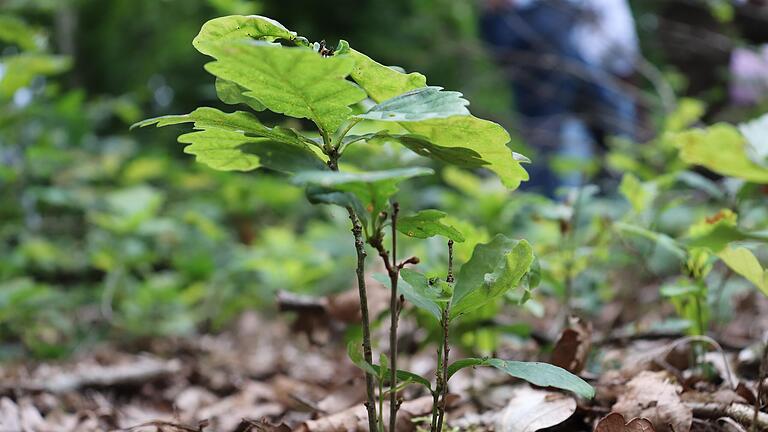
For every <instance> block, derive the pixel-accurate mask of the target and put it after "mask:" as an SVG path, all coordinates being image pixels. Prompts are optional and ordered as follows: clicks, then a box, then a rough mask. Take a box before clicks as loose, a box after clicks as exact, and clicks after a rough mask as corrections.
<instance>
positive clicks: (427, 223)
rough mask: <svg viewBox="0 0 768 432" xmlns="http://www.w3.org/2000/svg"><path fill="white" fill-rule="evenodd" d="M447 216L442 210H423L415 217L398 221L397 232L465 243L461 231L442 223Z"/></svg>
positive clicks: (421, 237)
mask: <svg viewBox="0 0 768 432" xmlns="http://www.w3.org/2000/svg"><path fill="white" fill-rule="evenodd" d="M446 216H447V214H446V213H445V212H441V211H440V210H431V209H430V210H422V211H420V212H418V213H416V214H415V215H413V216H405V217H401V218H400V219H398V221H397V230H398V231H400V232H401V233H403V234H405V235H407V236H408V237H416V238H420V239H425V238H429V237H434V236H437V235H439V236H443V237H445V238H447V239H451V240H453V241H455V242H459V243H462V242H464V236H463V235H461V233H460V232H459V230H457V229H456V228H454V227H452V226H450V225H446V224H444V223H442V222H440V220H442V219H443V218H445V217H446Z"/></svg>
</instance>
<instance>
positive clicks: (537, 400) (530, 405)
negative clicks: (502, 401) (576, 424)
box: [495, 385, 576, 432]
mask: <svg viewBox="0 0 768 432" xmlns="http://www.w3.org/2000/svg"><path fill="white" fill-rule="evenodd" d="M574 412H576V400H575V399H573V398H572V397H570V396H567V395H565V394H562V393H555V392H549V391H544V390H536V389H533V388H531V387H529V386H528V385H522V386H520V387H519V388H518V389H517V390H516V391H515V392H514V393H513V395H512V398H511V399H510V400H509V402H508V403H507V407H506V408H504V409H503V410H502V411H501V412H500V413H499V416H498V418H497V420H496V428H495V430H496V431H497V432H535V431H537V430H540V429H544V428H548V427H551V426H555V425H558V424H560V423H562V422H564V421H566V420H568V418H569V417H571V416H572V415H573V413H574Z"/></svg>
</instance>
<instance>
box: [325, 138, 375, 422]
mask: <svg viewBox="0 0 768 432" xmlns="http://www.w3.org/2000/svg"><path fill="white" fill-rule="evenodd" d="M323 138H326V137H323ZM326 141H327V140H326ZM328 157H329V160H328V168H330V169H331V170H332V171H338V170H339V161H338V159H339V154H338V152H331V153H330V154H329V155H328ZM347 213H349V220H350V221H352V235H353V236H354V238H355V252H356V254H357V268H356V270H355V271H356V274H357V292H358V295H359V296H360V316H361V323H362V327H363V358H365V361H366V362H368V363H369V364H373V350H372V349H371V319H370V317H369V315H368V293H367V290H366V286H365V258H366V256H367V255H368V254H367V253H366V252H365V240H364V238H363V225H362V223H360V218H359V217H358V215H357V213H355V210H354V209H353V208H352V207H347ZM365 393H366V402H365V408H366V410H367V411H368V428H369V430H370V431H371V432H373V431H375V430H376V424H377V418H376V393H375V390H374V385H373V375H371V374H370V373H368V372H366V373H365Z"/></svg>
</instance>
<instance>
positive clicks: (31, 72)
mask: <svg viewBox="0 0 768 432" xmlns="http://www.w3.org/2000/svg"><path fill="white" fill-rule="evenodd" d="M70 64H71V61H70V59H69V58H68V57H63V56H53V55H46V54H32V53H22V54H16V55H9V56H4V57H1V58H0V69H2V73H0V99H6V98H10V97H12V96H13V94H14V93H15V92H16V90H18V89H20V88H22V87H26V86H28V85H29V84H30V83H32V80H33V79H35V78H36V77H38V76H45V75H55V74H58V73H61V72H64V71H65V70H67V69H68V68H69V66H70Z"/></svg>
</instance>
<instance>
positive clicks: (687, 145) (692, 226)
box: [615, 102, 768, 334]
mask: <svg viewBox="0 0 768 432" xmlns="http://www.w3.org/2000/svg"><path fill="white" fill-rule="evenodd" d="M695 107H696V105H694V104H693V103H692V102H687V103H685V104H684V105H682V106H681V109H680V110H679V111H678V114H677V115H676V116H673V117H671V119H677V120H676V121H674V122H673V121H670V122H669V123H668V128H667V132H666V133H665V134H663V135H662V136H661V137H660V138H659V139H657V140H656V141H655V142H652V143H651V147H652V149H657V150H661V151H662V152H664V153H666V154H670V155H672V156H675V158H674V159H673V162H672V163H671V164H670V166H667V167H665V171H666V172H664V173H663V174H662V175H658V176H648V175H647V174H644V173H642V172H641V170H634V171H633V172H630V173H627V174H626V175H625V176H624V178H623V180H622V183H621V187H620V191H621V192H622V193H623V194H624V196H625V197H626V199H627V200H628V201H629V202H630V203H631V206H632V211H631V212H630V213H629V214H628V215H627V216H626V217H625V219H624V220H623V221H621V222H619V223H617V224H616V225H615V226H616V227H617V229H618V230H619V232H620V233H622V234H624V235H625V236H628V237H630V238H635V239H638V238H639V239H644V240H643V241H644V242H645V247H646V249H647V248H651V249H647V250H650V251H652V253H651V254H650V260H649V261H648V263H649V265H651V267H652V268H654V269H656V271H659V272H663V271H664V270H663V269H664V267H666V268H667V270H668V271H670V272H671V274H672V275H674V274H675V273H679V272H680V271H682V276H679V277H674V279H673V280H672V281H671V282H669V283H668V284H666V285H664V286H663V287H662V294H663V295H664V296H665V297H666V298H669V299H670V301H672V303H673V304H674V305H675V307H676V309H677V310H678V313H679V314H680V315H681V317H683V318H684V319H685V320H686V321H687V323H688V325H689V330H690V331H691V332H692V333H694V334H704V333H705V332H706V331H707V327H708V326H707V324H708V320H709V317H710V316H711V308H712V307H713V306H714V307H718V305H713V304H711V302H710V299H709V295H708V293H709V290H708V286H710V285H713V284H718V285H721V286H724V285H725V284H726V282H728V279H729V277H730V274H736V275H740V276H742V277H743V278H744V279H746V280H747V281H749V282H750V283H751V284H752V285H754V286H755V287H757V288H758V290H760V291H761V292H762V293H764V294H766V295H768V289H766V288H767V287H766V281H767V280H766V275H768V272H766V269H765V268H764V267H763V266H762V265H761V264H760V260H759V258H758V255H756V253H758V252H759V251H760V250H762V249H764V246H765V244H766V243H768V223H767V221H768V219H767V218H768V212H766V209H765V206H764V204H763V203H764V201H765V189H764V188H765V186H764V185H765V184H767V183H768V158H767V157H766V156H768V145H767V142H766V141H765V138H764V137H765V136H766V131H768V129H767V128H766V126H767V125H768V117H761V118H759V119H757V120H754V121H752V122H748V123H744V124H741V125H730V124H726V123H719V124H715V125H713V126H709V127H705V128H693V129H688V128H686V126H687V125H688V124H690V123H691V122H693V121H694V120H696V119H698V116H700V115H701V113H702V112H703V110H701V109H695ZM675 153H677V154H679V157H677V155H676V154H675ZM694 166H700V167H704V168H706V169H707V170H709V171H711V172H713V173H717V174H719V175H721V176H723V178H722V179H717V180H711V179H709V178H706V177H704V176H702V175H701V174H699V173H697V172H696V171H692V170H691V167H694ZM641 176H642V177H641ZM672 214H675V215H677V216H678V217H680V216H682V217H685V218H686V219H685V220H684V221H681V222H678V223H677V224H676V226H665V225H663V222H664V221H665V220H669V216H670V215H672ZM740 215H741V216H742V217H739V216H740ZM654 225H655V226H654ZM665 230H668V232H664V231H665ZM718 261H720V262H722V263H723V266H722V267H716V266H715V264H716V263H717V262H718ZM660 263H665V264H664V265H661V264H660ZM715 269H716V271H715V272H714V273H715V274H713V270H715Z"/></svg>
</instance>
